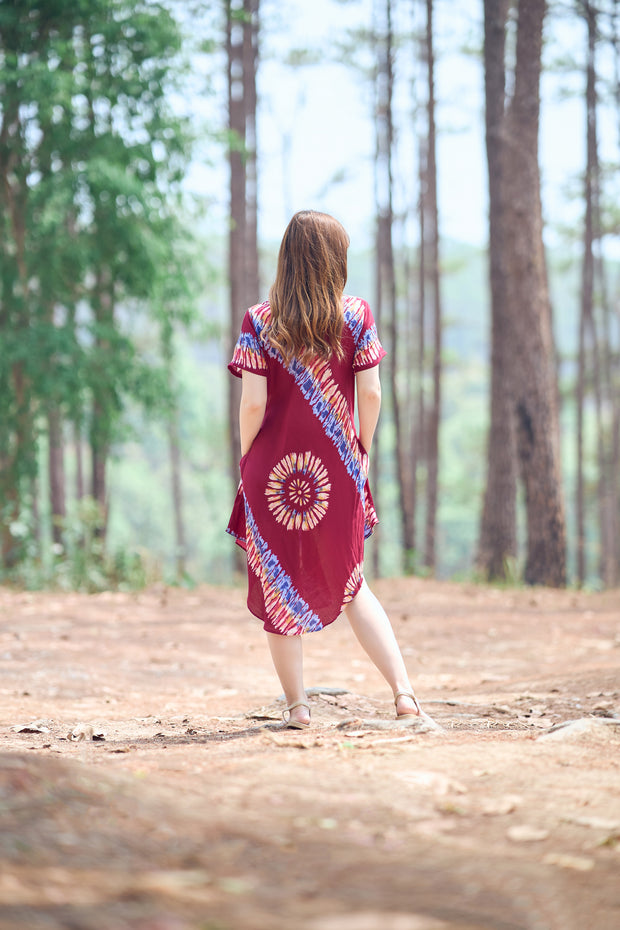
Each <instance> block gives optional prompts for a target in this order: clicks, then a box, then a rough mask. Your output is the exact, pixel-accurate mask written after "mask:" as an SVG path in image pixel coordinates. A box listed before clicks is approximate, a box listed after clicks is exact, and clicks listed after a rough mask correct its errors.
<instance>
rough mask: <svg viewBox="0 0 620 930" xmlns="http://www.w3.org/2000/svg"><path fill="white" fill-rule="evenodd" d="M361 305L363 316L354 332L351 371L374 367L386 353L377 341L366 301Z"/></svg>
mask: <svg viewBox="0 0 620 930" xmlns="http://www.w3.org/2000/svg"><path fill="white" fill-rule="evenodd" d="M362 307H363V311H364V318H363V322H362V325H361V327H359V331H358V332H357V333H356V339H355V354H354V356H353V371H364V369H365V368H374V367H375V365H378V364H379V362H380V361H381V359H382V358H383V357H384V355H385V354H386V353H385V349H384V348H383V346H382V345H381V343H380V341H379V335H378V333H377V327H376V324H375V319H374V317H373V315H372V310H371V309H370V307H369V306H368V304H367V303H366V301H364V302H363V303H362Z"/></svg>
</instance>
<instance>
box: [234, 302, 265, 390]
mask: <svg viewBox="0 0 620 930" xmlns="http://www.w3.org/2000/svg"><path fill="white" fill-rule="evenodd" d="M228 370H229V371H231V372H232V373H233V375H236V377H237V378H240V377H241V372H242V371H251V372H252V373H253V374H255V375H267V360H266V358H265V350H264V348H263V344H262V342H261V340H260V337H259V335H258V333H257V332H256V327H255V325H254V320H253V319H252V314H251V312H250V310H248V311H247V312H246V314H245V316H244V318H243V323H242V324H241V333H240V335H239V339H238V340H237V345H236V346H235V351H234V352H233V357H232V359H231V360H230V362H229V364H228Z"/></svg>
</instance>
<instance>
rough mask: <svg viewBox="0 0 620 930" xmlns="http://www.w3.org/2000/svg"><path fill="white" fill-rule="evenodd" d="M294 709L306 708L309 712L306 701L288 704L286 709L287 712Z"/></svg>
mask: <svg viewBox="0 0 620 930" xmlns="http://www.w3.org/2000/svg"><path fill="white" fill-rule="evenodd" d="M296 707H307V708H308V710H310V705H309V704H308V703H307V702H306V701H295V703H294V704H289V705H288V707H287V708H286V709H287V710H289V711H290V710H295V708H296Z"/></svg>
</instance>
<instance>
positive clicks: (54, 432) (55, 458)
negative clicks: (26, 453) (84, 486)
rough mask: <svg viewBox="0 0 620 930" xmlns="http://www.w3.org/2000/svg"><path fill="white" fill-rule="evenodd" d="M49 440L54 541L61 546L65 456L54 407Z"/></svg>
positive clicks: (49, 417)
mask: <svg viewBox="0 0 620 930" xmlns="http://www.w3.org/2000/svg"><path fill="white" fill-rule="evenodd" d="M47 430H48V438H49V486H50V487H49V490H50V510H51V516H52V541H53V542H54V543H56V544H57V545H58V544H61V543H62V539H63V528H64V520H65V518H66V516H67V509H66V498H65V454H64V440H63V429H62V417H61V415H60V410H59V408H58V407H57V406H56V405H53V406H52V407H50V409H49V410H48V414H47Z"/></svg>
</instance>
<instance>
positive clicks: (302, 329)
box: [269, 210, 349, 364]
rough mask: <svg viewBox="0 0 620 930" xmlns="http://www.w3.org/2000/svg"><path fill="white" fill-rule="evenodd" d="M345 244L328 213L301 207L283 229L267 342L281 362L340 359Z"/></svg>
mask: <svg viewBox="0 0 620 930" xmlns="http://www.w3.org/2000/svg"><path fill="white" fill-rule="evenodd" d="M348 247H349V237H348V235H347V232H346V230H345V228H344V227H343V226H342V225H341V224H340V223H339V222H338V220H336V219H334V217H333V216H330V215H329V214H328V213H318V212H317V211H315V210H301V211H300V212H299V213H296V214H295V216H294V217H293V218H292V220H291V221H290V223H289V224H288V226H287V227H286V231H285V233H284V236H283V238H282V244H281V245H280V252H279V254H278V268H277V271H276V279H275V281H274V283H273V285H272V287H271V290H270V291H269V303H270V306H271V326H270V328H269V341H270V342H271V344H272V345H273V346H275V348H276V349H278V350H279V351H280V352H281V354H282V356H283V357H284V361H285V362H286V364H289V362H290V361H291V359H293V358H298V359H300V361H301V362H303V363H306V362H308V361H309V360H310V359H311V358H315V357H317V356H318V357H319V358H323V359H328V358H330V356H331V355H332V353H335V354H336V356H337V358H342V354H343V353H342V347H341V344H340V338H341V336H342V327H343V323H344V316H343V310H342V295H343V293H344V286H345V284H346V281H347V249H348Z"/></svg>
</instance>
